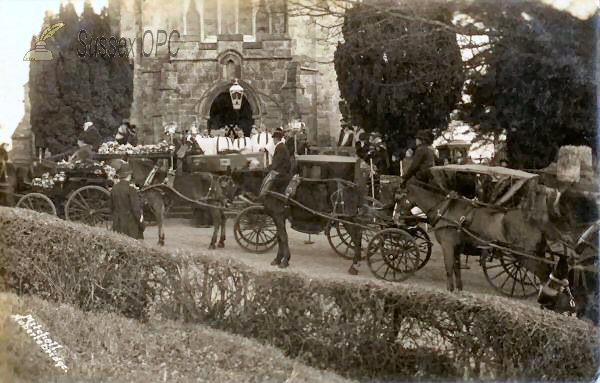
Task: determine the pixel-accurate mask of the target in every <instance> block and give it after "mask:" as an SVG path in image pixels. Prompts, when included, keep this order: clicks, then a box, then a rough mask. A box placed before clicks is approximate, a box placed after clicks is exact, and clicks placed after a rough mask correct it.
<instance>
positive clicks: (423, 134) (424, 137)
mask: <svg viewBox="0 0 600 383" xmlns="http://www.w3.org/2000/svg"><path fill="white" fill-rule="evenodd" d="M415 138H418V139H420V140H421V141H423V142H424V143H426V144H431V143H432V142H433V134H432V133H431V132H430V131H428V130H419V131H418V132H417V134H415Z"/></svg>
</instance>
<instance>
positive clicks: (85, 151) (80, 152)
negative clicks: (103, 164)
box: [69, 133, 94, 163]
mask: <svg viewBox="0 0 600 383" xmlns="http://www.w3.org/2000/svg"><path fill="white" fill-rule="evenodd" d="M89 139H90V138H89V136H87V135H85V134H84V133H81V134H80V135H79V138H77V146H79V149H77V151H76V152H75V153H73V155H72V156H71V157H70V158H69V162H70V163H75V162H78V161H87V160H91V159H92V158H93V156H94V152H93V150H92V146H91V145H90V141H89Z"/></svg>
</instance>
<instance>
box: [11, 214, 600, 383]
mask: <svg viewBox="0 0 600 383" xmlns="http://www.w3.org/2000/svg"><path fill="white" fill-rule="evenodd" d="M34 230H35V233H36V234H33V233H34ZM0 233H1V235H2V236H1V237H0V238H1V240H2V241H4V243H5V246H4V247H3V248H4V251H3V252H2V254H1V256H0V273H1V274H0V276H2V277H3V279H4V281H5V283H6V284H7V287H8V288H9V289H11V290H13V291H16V292H17V293H20V294H23V293H34V294H36V295H40V296H43V297H45V298H47V299H50V300H55V301H60V302H68V303H71V304H73V305H75V306H77V307H81V308H84V309H96V308H98V309H104V310H109V311H113V312H116V313H123V314H125V315H129V316H132V317H134V318H139V319H143V318H148V317H151V318H161V319H171V320H184V321H186V322H188V323H203V324H208V325H211V326H213V327H216V328H219V329H223V330H227V331H230V332H233V333H236V334H240V335H243V336H248V337H254V338H256V339H259V340H262V341H267V342H269V343H271V344H273V345H275V346H277V347H279V348H281V349H282V350H284V352H285V353H286V354H287V355H288V356H290V357H299V358H300V359H301V360H303V361H305V362H306V363H308V364H309V365H311V366H313V367H317V368H328V369H333V370H335V371H337V372H338V373H340V374H342V375H345V376H349V377H357V378H361V379H364V378H369V377H394V378H396V379H402V378H404V379H410V380H414V379H416V378H444V379H462V378H465V377H467V378H475V379H512V378H519V379H558V380H566V381H572V380H575V379H590V378H591V377H592V376H593V375H594V373H595V371H596V366H597V363H596V361H595V360H594V354H593V350H595V348H596V346H597V338H596V336H595V331H594V330H593V328H591V327H590V326H589V325H588V324H587V323H585V322H582V321H579V320H576V319H573V318H569V317H564V316H561V315H558V314H555V313H552V312H548V311H540V310H538V309H537V308H533V307H531V306H529V305H526V304H524V303H521V302H516V301H512V300H509V299H505V298H500V297H483V296H474V295H471V294H468V293H464V292H463V293H461V294H451V293H448V292H445V291H439V290H435V289H425V288H422V287H419V288H416V287H415V288H413V287H411V286H410V284H395V285H387V284H380V283H374V282H373V283H365V282H364V281H360V282H358V281H357V282H356V283H352V282H345V281H330V280H321V279H316V278H309V277H305V276H302V275H295V274H291V273H281V272H264V273H263V272H258V271H254V270H251V269H249V268H247V267H243V266H241V265H239V264H236V263H235V262H233V261H231V260H227V259H214V258H210V257H208V256H203V255H198V254H194V255H190V254H175V255H169V254H167V253H166V252H164V251H163V250H161V249H157V248H150V247H147V246H145V245H143V244H139V243H137V242H136V241H134V240H130V239H126V238H124V237H122V236H120V235H117V234H106V233H105V231H103V230H100V229H93V228H88V227H83V226H80V225H78V224H73V223H70V222H63V221H60V220H58V219H56V218H52V217H48V216H44V215H40V214H37V213H33V212H26V211H21V210H19V209H7V208H2V209H0ZM114 254H120V257H116V256H115V255H114ZM89 263H92V264H93V265H89ZM108 268H110V270H111V272H110V273H106V272H105V270H107V269H108ZM92 270H93V271H94V272H91V271H92ZM109 275H110V277H109ZM107 278H108V279H107ZM88 286H89V287H88ZM91 286H96V287H95V288H91ZM98 291H102V292H104V293H103V294H98Z"/></svg>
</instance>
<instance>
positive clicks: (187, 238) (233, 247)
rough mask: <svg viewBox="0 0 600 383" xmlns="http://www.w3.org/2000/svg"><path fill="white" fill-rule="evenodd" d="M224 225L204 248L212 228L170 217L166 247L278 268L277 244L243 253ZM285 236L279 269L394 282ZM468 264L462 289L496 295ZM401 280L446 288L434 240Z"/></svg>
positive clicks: (151, 239)
mask: <svg viewBox="0 0 600 383" xmlns="http://www.w3.org/2000/svg"><path fill="white" fill-rule="evenodd" d="M227 226H228V227H227V240H226V241H225V248H224V249H217V250H208V244H209V243H210V237H211V235H212V228H207V229H203V228H194V227H191V226H190V224H189V222H188V221H187V220H184V219H170V220H169V221H168V222H167V223H166V226H165V235H166V248H167V249H173V250H175V249H182V250H187V251H191V252H192V253H193V252H198V253H210V254H215V255H219V254H222V255H225V256H228V257H231V258H234V259H236V260H238V261H241V262H243V263H245V264H247V265H248V266H251V267H254V268H256V269H259V270H270V271H278V270H279V271H281V270H280V269H278V268H276V267H273V266H271V265H270V262H271V260H272V259H273V258H274V257H275V254H276V252H277V248H274V249H273V250H271V251H270V252H268V253H265V254H252V253H247V252H245V251H244V250H243V249H242V248H241V247H239V245H238V244H237V243H236V242H235V239H234V237H233V233H232V226H233V222H232V220H228V224H227ZM430 235H431V236H433V234H432V233H430ZM144 236H145V242H147V243H148V244H155V243H156V241H157V229H156V227H148V228H147V229H146V232H145V233H144ZM288 236H289V243H290V250H291V252H292V258H291V261H290V267H289V268H288V269H286V270H282V271H281V272H298V273H302V274H304V275H309V276H313V275H314V276H319V277H322V278H329V279H354V280H356V279H357V278H359V279H364V280H369V281H370V282H375V283H383V284H388V285H390V284H391V285H394V283H392V282H386V281H382V280H379V279H377V278H375V276H374V275H373V274H372V273H371V271H370V270H369V268H368V265H367V264H366V263H365V262H362V263H361V265H360V268H359V270H360V273H359V275H357V276H352V275H349V274H348V273H347V269H348V267H349V266H350V263H351V261H348V260H346V259H344V258H342V257H340V256H339V255H337V254H336V253H335V252H334V251H333V250H332V249H331V248H330V246H329V243H328V242H327V238H326V237H325V236H324V235H319V236H311V239H312V241H313V242H314V244H305V241H306V240H307V239H308V236H307V235H305V234H302V233H298V232H295V231H293V230H291V229H288ZM468 265H469V266H470V269H466V270H462V277H463V284H464V289H465V291H469V292H471V293H479V294H490V295H500V294H499V293H497V292H496V290H494V289H493V288H492V287H491V286H490V285H489V283H488V282H487V280H486V279H485V276H484V274H483V271H482V269H481V267H480V266H479V259H478V258H475V257H469V260H468ZM401 283H408V284H411V285H423V286H428V287H436V288H440V289H445V288H446V273H445V270H444V263H443V258H442V254H441V250H440V248H439V246H438V245H437V243H435V244H434V248H433V253H432V256H431V259H430V260H429V262H428V264H427V265H426V266H425V267H424V268H423V269H421V270H420V271H418V272H417V273H416V274H415V275H413V276H412V277H411V278H409V279H408V280H406V281H404V282H401ZM528 301H530V302H532V304H533V303H534V302H535V299H529V300H528Z"/></svg>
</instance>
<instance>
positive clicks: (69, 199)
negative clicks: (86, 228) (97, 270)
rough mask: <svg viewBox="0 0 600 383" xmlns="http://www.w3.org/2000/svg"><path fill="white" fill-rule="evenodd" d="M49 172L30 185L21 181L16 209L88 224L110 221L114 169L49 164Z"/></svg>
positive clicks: (99, 164) (83, 164) (92, 164)
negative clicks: (110, 199) (110, 190)
mask: <svg viewBox="0 0 600 383" xmlns="http://www.w3.org/2000/svg"><path fill="white" fill-rule="evenodd" d="M46 166H47V167H48V170H49V171H48V172H45V173H44V174H42V176H41V177H36V178H33V179H32V180H31V182H18V183H17V185H19V187H18V188H17V190H12V191H11V192H12V193H13V196H16V197H19V199H18V201H17V203H16V205H15V206H16V207H19V208H24V209H30V210H35V211H38V212H41V213H48V214H51V215H57V216H60V217H62V218H65V219H67V220H69V221H75V222H83V223H86V224H89V225H102V224H103V223H105V222H107V221H109V220H110V209H109V208H110V206H109V198H110V192H109V189H110V187H112V185H113V183H114V179H113V177H114V169H112V168H111V167H110V166H108V165H106V164H104V163H102V162H97V161H85V162H79V163H75V164H69V163H66V162H59V163H46Z"/></svg>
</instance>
